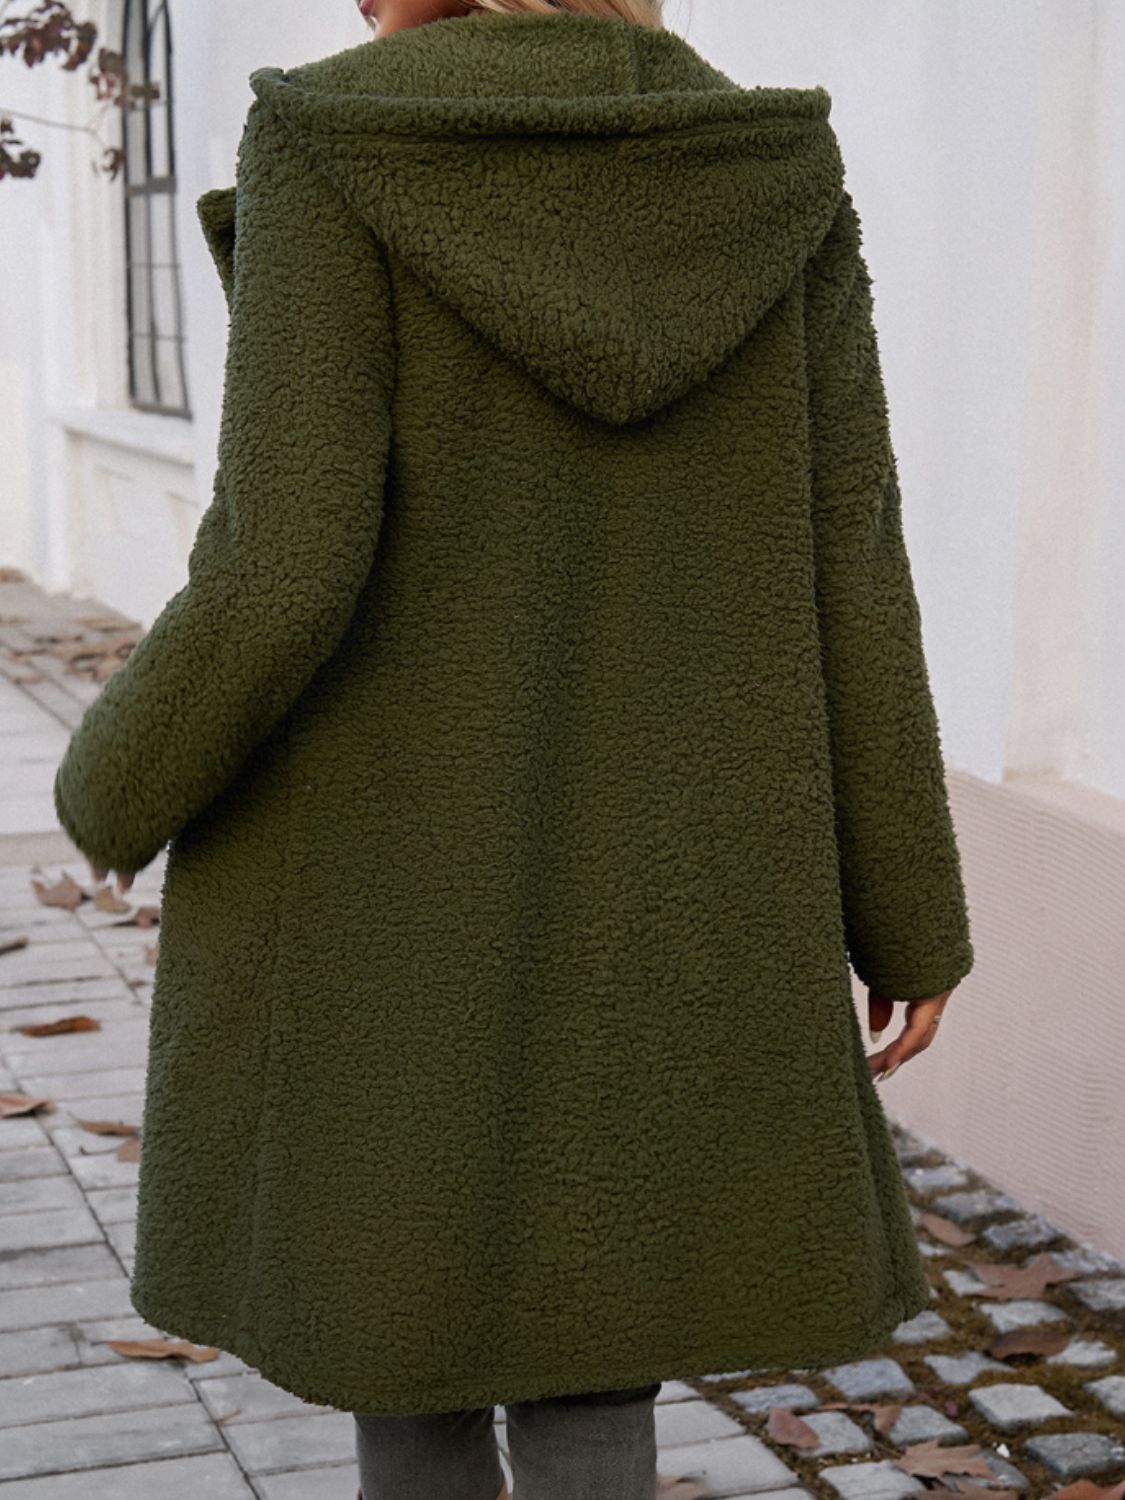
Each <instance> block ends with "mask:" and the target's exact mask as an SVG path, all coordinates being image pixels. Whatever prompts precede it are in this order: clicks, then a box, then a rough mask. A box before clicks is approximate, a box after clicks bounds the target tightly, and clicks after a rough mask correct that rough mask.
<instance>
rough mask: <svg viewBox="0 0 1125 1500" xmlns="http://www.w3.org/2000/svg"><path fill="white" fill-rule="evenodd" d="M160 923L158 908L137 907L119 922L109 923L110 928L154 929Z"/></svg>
mask: <svg viewBox="0 0 1125 1500" xmlns="http://www.w3.org/2000/svg"><path fill="white" fill-rule="evenodd" d="M159 921H160V908H159V906H138V907H136V908H135V909H134V910H133V911H132V912H130V914H129V915H128V916H127V917H122V919H121V921H120V922H111V923H110V924H109V925H110V926H111V927H155V926H156V924H157V923H158V922H159Z"/></svg>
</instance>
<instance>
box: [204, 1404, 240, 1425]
mask: <svg viewBox="0 0 1125 1500" xmlns="http://www.w3.org/2000/svg"><path fill="white" fill-rule="evenodd" d="M241 1410H242V1407H241V1406H232V1407H231V1409H230V1411H225V1412H223V1414H222V1415H221V1416H219V1417H212V1418H211V1420H212V1422H229V1421H230V1419H231V1417H237V1416H238V1414H239V1412H240V1411H241Z"/></svg>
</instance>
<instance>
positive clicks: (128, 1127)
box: [75, 1116, 141, 1135]
mask: <svg viewBox="0 0 1125 1500" xmlns="http://www.w3.org/2000/svg"><path fill="white" fill-rule="evenodd" d="M75 1118H76V1119H77V1116H76V1117H75ZM78 1124H79V1125H81V1126H82V1129H83V1130H92V1131H93V1132H94V1134H95V1135H136V1133H137V1131H138V1130H140V1128H141V1127H140V1126H139V1125H132V1124H130V1123H129V1122H128V1121H127V1120H78Z"/></svg>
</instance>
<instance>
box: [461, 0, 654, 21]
mask: <svg viewBox="0 0 1125 1500" xmlns="http://www.w3.org/2000/svg"><path fill="white" fill-rule="evenodd" d="M461 3H462V5H466V6H468V7H470V8H471V9H473V10H481V11H485V10H490V11H493V12H495V13H496V14H498V15H512V14H514V13H516V12H520V11H523V12H531V13H533V14H534V13H538V14H541V15H551V14H552V13H554V14H556V15H558V14H560V13H563V12H566V11H572V12H574V13H575V14H576V15H582V16H607V17H612V16H616V17H617V18H618V19H619V20H622V21H635V22H636V24H637V25H638V26H656V27H663V25H664V17H663V15H662V14H661V12H662V10H663V8H664V0H461Z"/></svg>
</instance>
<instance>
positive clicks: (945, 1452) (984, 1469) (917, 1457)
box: [891, 1438, 992, 1479]
mask: <svg viewBox="0 0 1125 1500" xmlns="http://www.w3.org/2000/svg"><path fill="white" fill-rule="evenodd" d="M891 1463H893V1464H894V1465H895V1466H896V1467H897V1468H899V1469H905V1470H906V1472H907V1473H908V1474H914V1475H916V1476H917V1477H918V1478H927V1479H944V1478H945V1476H946V1475H947V1474H977V1475H979V1476H980V1477H981V1478H982V1479H991V1478H992V1470H991V1469H990V1468H989V1466H988V1464H987V1463H986V1462H985V1461H984V1459H983V1458H982V1457H981V1456H980V1444H979V1443H962V1444H961V1446H960V1447H954V1446H953V1444H945V1445H943V1444H941V1443H939V1442H938V1440H937V1438H927V1440H926V1441H925V1442H924V1443H911V1445H910V1446H909V1448H904V1449H903V1450H902V1452H901V1453H900V1454H898V1455H897V1456H896V1457H894V1458H892V1459H891Z"/></svg>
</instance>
